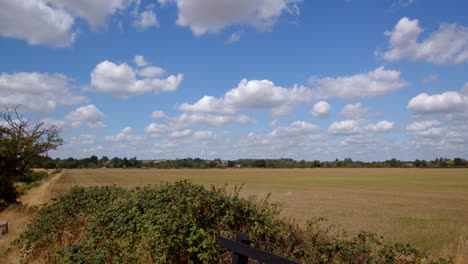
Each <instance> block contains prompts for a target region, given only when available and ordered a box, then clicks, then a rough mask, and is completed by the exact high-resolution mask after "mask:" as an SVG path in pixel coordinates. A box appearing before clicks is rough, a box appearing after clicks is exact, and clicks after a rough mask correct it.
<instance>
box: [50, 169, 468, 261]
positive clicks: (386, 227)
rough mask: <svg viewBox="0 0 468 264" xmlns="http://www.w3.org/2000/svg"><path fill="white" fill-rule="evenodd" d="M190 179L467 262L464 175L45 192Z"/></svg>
mask: <svg viewBox="0 0 468 264" xmlns="http://www.w3.org/2000/svg"><path fill="white" fill-rule="evenodd" d="M182 179H190V180H192V181H193V182H195V183H201V184H205V185H210V184H214V185H222V184H225V183H228V184H229V185H231V186H234V185H235V184H238V185H239V184H243V183H245V185H244V188H243V194H244V195H245V196H247V195H251V194H255V195H260V196H264V195H267V194H268V193H271V194H272V196H271V198H272V200H274V201H279V202H281V203H282V204H283V208H284V209H283V214H284V216H287V217H292V218H295V219H296V220H297V222H298V223H300V224H304V223H305V222H306V220H307V219H310V218H311V217H316V216H323V217H326V218H328V219H329V220H330V223H333V224H337V225H338V226H339V227H341V228H344V229H345V230H347V231H348V232H349V233H355V232H357V231H358V230H360V229H364V230H368V231H373V232H377V233H379V234H381V235H383V236H384V237H385V238H386V240H388V241H395V242H396V241H398V242H405V243H411V244H414V245H416V246H418V247H420V248H423V249H425V250H428V253H429V254H430V255H431V256H434V257H435V256H439V257H446V256H455V257H456V259H457V261H458V263H462V262H463V260H465V261H467V260H468V241H467V239H468V170H467V169H208V170H202V169H195V170H190V169H172V170H171V169H168V170H163V169H94V170H93V169H90V170H67V171H66V173H65V174H64V175H63V177H62V178H61V179H60V180H59V181H58V182H57V184H55V185H54V188H53V189H52V191H53V192H54V193H60V192H65V191H67V190H68V189H69V188H70V187H71V186H73V185H81V186H96V185H101V186H102V185H112V184H115V185H118V186H123V187H135V186H145V185H148V184H153V185H155V184H158V183H160V182H166V181H167V182H174V181H177V180H182Z"/></svg>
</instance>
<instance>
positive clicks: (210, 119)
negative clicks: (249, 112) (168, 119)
mask: <svg viewBox="0 0 468 264" xmlns="http://www.w3.org/2000/svg"><path fill="white" fill-rule="evenodd" d="M175 121H176V122H177V123H179V124H180V125H195V126H211V127H221V126H224V125H227V124H231V123H239V124H252V123H255V121H254V120H252V119H250V118H249V117H247V116H245V115H242V116H233V115H217V114H201V113H182V114H181V115H180V116H179V117H177V118H176V120H175Z"/></svg>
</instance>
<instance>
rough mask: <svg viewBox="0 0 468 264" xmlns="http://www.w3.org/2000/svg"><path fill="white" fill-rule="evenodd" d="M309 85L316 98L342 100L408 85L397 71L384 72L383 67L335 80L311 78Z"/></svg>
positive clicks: (376, 93) (387, 91)
mask: <svg viewBox="0 0 468 264" xmlns="http://www.w3.org/2000/svg"><path fill="white" fill-rule="evenodd" d="M309 83H310V84H311V85H312V86H313V87H315V89H316V97H317V98H330V97H340V98H344V99H352V98H357V97H370V96H379V95H384V94H387V93H390V92H393V91H396V90H398V89H400V88H403V87H405V86H407V85H408V83H407V82H406V81H404V80H403V79H402V77H401V73H400V72H399V71H395V70H386V69H385V68H384V67H379V68H377V69H375V70H373V71H370V72H367V73H361V74H356V75H352V76H344V77H337V78H331V77H325V78H320V77H316V76H312V77H311V78H310V79H309Z"/></svg>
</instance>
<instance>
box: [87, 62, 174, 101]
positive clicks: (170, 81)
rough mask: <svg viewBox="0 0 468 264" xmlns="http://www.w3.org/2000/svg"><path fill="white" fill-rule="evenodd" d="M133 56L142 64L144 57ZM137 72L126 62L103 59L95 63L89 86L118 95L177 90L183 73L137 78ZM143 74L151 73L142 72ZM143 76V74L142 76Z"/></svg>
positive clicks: (126, 95) (125, 95)
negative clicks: (162, 77) (164, 76)
mask: <svg viewBox="0 0 468 264" xmlns="http://www.w3.org/2000/svg"><path fill="white" fill-rule="evenodd" d="M141 60H143V61H140V60H139V59H137V58H135V61H136V62H137V64H138V63H139V64H140V65H143V64H144V63H143V62H144V59H143V58H141ZM144 71H145V70H144V69H143V72H144ZM137 73H138V71H137V72H135V71H134V69H133V68H131V67H130V66H129V65H128V64H126V63H121V64H115V63H113V62H110V61H107V60H105V61H103V62H101V63H99V64H98V65H96V67H95V68H94V70H93V72H92V73H91V86H92V87H94V88H95V89H96V90H97V91H99V92H105V93H110V94H113V95H115V96H119V97H128V96H136V95H141V94H144V93H147V92H151V91H152V92H154V93H159V92H171V91H175V90H177V88H178V87H179V85H180V83H181V82H182V80H183V75H182V74H178V75H177V76H174V75H170V76H168V77H167V78H165V79H158V78H143V79H139V78H137ZM143 74H144V75H152V74H147V73H143ZM143 77H144V76H143Z"/></svg>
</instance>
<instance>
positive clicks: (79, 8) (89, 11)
mask: <svg viewBox="0 0 468 264" xmlns="http://www.w3.org/2000/svg"><path fill="white" fill-rule="evenodd" d="M28 1H31V0H28ZM46 2H48V3H50V4H52V5H53V6H56V7H58V8H61V9H65V10H67V11H69V12H70V13H71V14H73V15H74V16H79V17H82V18H84V19H86V21H87V22H88V23H89V24H90V25H91V26H92V27H94V28H97V27H102V26H104V25H105V24H106V19H107V17H108V16H109V15H112V14H114V13H116V12H117V11H123V10H126V9H127V8H128V7H129V5H130V4H131V3H132V2H133V0H106V1H96V0H80V1H76V0H48V1H46Z"/></svg>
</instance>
